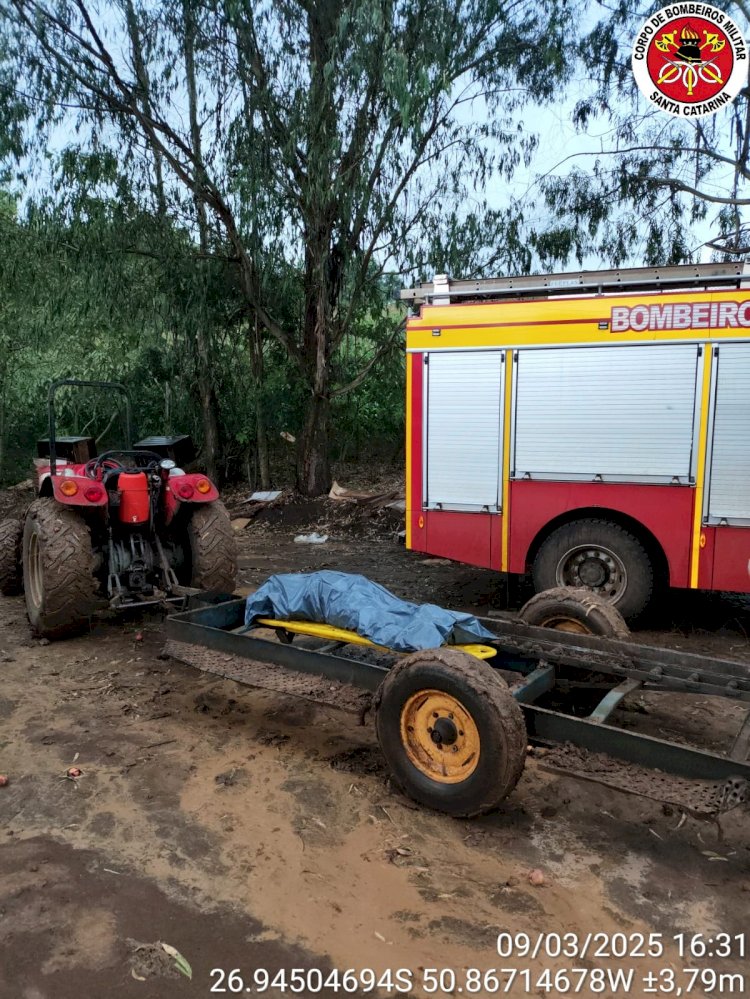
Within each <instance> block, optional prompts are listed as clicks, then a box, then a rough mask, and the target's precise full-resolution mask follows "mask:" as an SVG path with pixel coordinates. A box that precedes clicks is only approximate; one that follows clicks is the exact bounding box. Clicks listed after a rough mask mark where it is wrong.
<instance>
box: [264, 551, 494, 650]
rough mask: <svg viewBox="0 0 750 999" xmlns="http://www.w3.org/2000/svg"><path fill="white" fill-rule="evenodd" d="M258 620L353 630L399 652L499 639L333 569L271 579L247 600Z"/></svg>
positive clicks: (458, 617)
mask: <svg viewBox="0 0 750 999" xmlns="http://www.w3.org/2000/svg"><path fill="white" fill-rule="evenodd" d="M258 617H271V618H278V619H280V620H287V621H290V620H299V621H316V622H318V623H325V624H330V625H333V626H334V627H336V628H347V629H348V630H349V631H356V632H357V634H358V635H362V636H363V637H364V638H369V639H370V641H371V642H375V644H376V645H384V646H385V647H386V648H389V649H393V650H395V651H397V652H417V651H419V650H420V649H435V648H438V647H439V646H441V645H460V644H465V643H470V642H476V641H479V640H481V639H488V638H490V639H491V638H495V637H496V636H495V635H493V634H492V632H491V631H487V629H486V628H484V627H483V626H482V625H481V624H480V623H479V621H478V620H477V619H476V618H475V617H473V616H472V615H471V614H460V613H458V612H456V611H448V610H444V609H443V608H442V607H437V606H436V605H435V604H412V603H408V602H407V601H406V600H399V598H398V597H396V596H394V595H393V594H392V593H391V592H390V591H389V590H386V588H385V587H384V586H380V584H379V583H373V581H372V580H371V579H367V578H366V577H365V576H355V575H351V574H350V573H346V572H331V571H329V570H323V571H321V572H309V573H287V574H282V575H278V576H271V577H270V579H267V580H266V582H265V583H263V585H262V586H261V587H260V588H259V589H258V590H256V592H255V593H253V594H251V595H250V596H249V597H248V598H247V604H246V606H245V624H246V626H248V627H249V626H250V625H251V624H252V622H253V621H254V620H255V618H258Z"/></svg>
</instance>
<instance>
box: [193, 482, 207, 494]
mask: <svg viewBox="0 0 750 999" xmlns="http://www.w3.org/2000/svg"><path fill="white" fill-rule="evenodd" d="M195 488H196V489H197V490H198V492H199V493H210V492H211V483H210V482H209V481H208V479H198V481H197V482H196V483H195Z"/></svg>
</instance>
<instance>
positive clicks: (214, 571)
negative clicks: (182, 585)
mask: <svg viewBox="0 0 750 999" xmlns="http://www.w3.org/2000/svg"><path fill="white" fill-rule="evenodd" d="M187 539H188V548H189V558H190V583H189V585H190V586H195V587H196V588H197V589H199V590H216V591H218V592H220V593H233V592H234V588H235V586H236V585H237V542H236V540H235V537H234V530H233V529H232V524H231V522H230V520H229V514H228V513H227V510H226V507H225V506H224V504H223V503H221V502H219V501H216V502H214V503H207V504H205V505H204V506H196V507H195V508H194V509H193V511H192V513H191V514H190V519H189V520H188V523H187Z"/></svg>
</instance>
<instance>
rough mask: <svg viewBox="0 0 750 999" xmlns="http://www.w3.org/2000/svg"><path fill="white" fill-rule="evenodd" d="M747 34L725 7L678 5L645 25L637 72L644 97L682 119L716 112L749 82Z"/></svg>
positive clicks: (639, 37) (637, 42)
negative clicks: (721, 8)
mask: <svg viewBox="0 0 750 999" xmlns="http://www.w3.org/2000/svg"><path fill="white" fill-rule="evenodd" d="M747 60H748V52H747V46H746V44H745V39H744V37H743V35H742V32H741V31H740V29H739V28H738V27H737V25H736V24H735V22H734V21H733V20H732V19H731V17H729V15H728V14H726V13H725V12H724V11H723V10H719V9H718V8H717V7H712V6H709V5H708V4H704V3H676V4H673V5H671V6H669V7H664V8H662V10H660V11H657V12H656V13H655V14H653V15H652V16H651V17H649V18H648V20H647V21H646V22H645V23H644V24H643V26H642V27H641V30H640V31H639V32H638V35H637V37H636V40H635V45H634V46H633V73H634V75H635V79H636V82H637V84H638V86H639V88H640V90H641V92H642V93H643V95H644V96H645V97H646V98H647V99H648V100H649V101H650V102H651V103H652V104H654V105H655V106H656V107H658V108H660V109H661V110H662V111H666V112H667V113H668V114H672V115H677V116H679V117H681V118H695V117H702V116H703V115H708V114H715V113H716V112H717V111H719V110H721V108H723V107H725V106H726V105H727V104H729V103H730V102H731V101H733V100H734V98H735V97H736V96H737V94H738V93H739V92H740V89H741V88H742V86H743V83H744V82H745V81H746V80H747V67H748V61H747Z"/></svg>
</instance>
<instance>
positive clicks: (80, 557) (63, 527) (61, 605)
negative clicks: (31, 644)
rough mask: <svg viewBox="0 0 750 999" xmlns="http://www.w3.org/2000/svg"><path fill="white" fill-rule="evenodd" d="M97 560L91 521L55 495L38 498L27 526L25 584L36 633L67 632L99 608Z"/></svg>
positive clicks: (73, 631)
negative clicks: (60, 501) (65, 505)
mask: <svg viewBox="0 0 750 999" xmlns="http://www.w3.org/2000/svg"><path fill="white" fill-rule="evenodd" d="M95 564H96V560H95V557H94V551H93V547H92V544H91V534H90V533H89V529H88V526H87V524H86V521H85V520H84V519H83V517H82V516H81V514H80V513H78V512H77V511H75V510H72V509H70V508H67V507H64V506H61V505H60V504H59V503H57V502H56V501H55V500H54V499H51V498H45V499H38V500H35V501H34V502H33V503H32V504H31V506H30V507H29V511H28V513H27V514H26V522H25V524H24V528H23V584H24V586H23V588H24V593H25V595H26V611H27V613H28V616H29V622H30V623H31V628H32V630H33V632H34V634H35V635H37V636H38V637H40V638H48V639H56V638H66V637H68V636H70V635H75V634H77V633H78V632H80V631H83V630H84V629H85V628H86V627H87V626H88V623H89V620H90V618H91V615H92V614H93V613H94V611H95V610H96V608H97V606H98V604H99V600H98V584H97V580H96V577H95V575H94V568H95Z"/></svg>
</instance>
